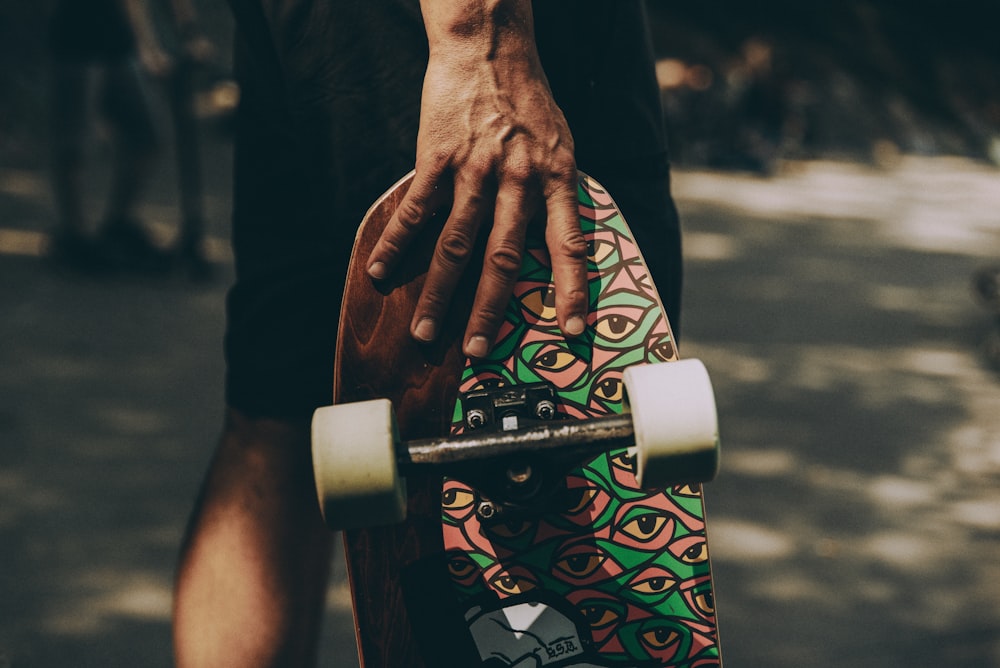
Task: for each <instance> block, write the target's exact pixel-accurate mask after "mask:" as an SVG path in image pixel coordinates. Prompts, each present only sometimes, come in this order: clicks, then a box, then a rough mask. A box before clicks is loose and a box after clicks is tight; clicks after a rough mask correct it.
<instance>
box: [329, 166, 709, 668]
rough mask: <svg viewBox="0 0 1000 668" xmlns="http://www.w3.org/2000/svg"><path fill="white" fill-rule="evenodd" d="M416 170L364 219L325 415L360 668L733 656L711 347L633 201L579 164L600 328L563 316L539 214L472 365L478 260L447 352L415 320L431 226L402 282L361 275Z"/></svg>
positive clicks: (627, 662) (442, 341)
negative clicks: (702, 357)
mask: <svg viewBox="0 0 1000 668" xmlns="http://www.w3.org/2000/svg"><path fill="white" fill-rule="evenodd" d="M411 177H412V175H411V176H408V177H406V178H404V179H403V180H401V181H400V182H399V183H397V184H396V185H395V186H393V187H392V188H391V189H390V190H389V191H388V192H387V193H386V194H385V195H383V196H382V198H380V199H379V200H378V201H377V202H376V203H375V204H374V205H373V206H372V208H371V209H370V210H369V212H368V214H367V215H366V216H365V219H364V221H363V222H362V224H361V227H360V228H359V231H358V236H357V240H356V244H355V248H354V253H353V255H352V258H351V263H350V268H349V270H348V277H347V281H346V287H345V291H344V299H343V303H342V307H341V322H340V336H339V339H338V342H337V350H336V364H335V373H334V405H333V406H328V407H322V408H320V409H318V410H317V411H316V413H315V415H314V417H313V464H314V470H315V475H316V485H317V492H318V496H319V501H320V506H321V509H322V510H323V515H324V518H325V519H326V521H327V524H328V525H329V526H330V527H331V528H334V529H343V530H344V539H345V553H346V559H347V568H348V574H349V575H348V577H349V580H350V583H351V589H352V598H353V602H354V609H355V621H356V631H357V638H358V646H359V653H360V660H361V664H362V665H363V666H365V667H366V668H370V667H373V666H394V667H398V666H433V667H435V668H437V667H440V666H463V667H466V668H468V667H469V666H491V667H492V666H553V667H555V666H577V667H587V666H715V665H720V655H719V644H718V633H717V630H716V623H715V609H714V597H713V591H712V577H711V569H710V562H709V559H708V547H707V538H706V531H705V514H704V506H703V502H702V497H701V487H700V484H699V483H700V482H703V481H707V480H709V479H711V478H712V477H714V475H715V472H716V470H717V467H718V426H717V421H716V414H715V403H714V398H713V392H712V387H711V383H710V380H709V378H708V375H707V373H706V371H705V369H704V366H702V365H701V363H700V362H697V361H695V360H684V361H678V357H677V349H676V346H675V343H674V339H673V336H672V334H671V331H670V325H669V323H668V322H667V319H666V316H665V315H664V312H663V308H662V305H661V303H660V300H659V297H658V296H657V294H656V290H655V287H654V286H653V285H652V282H651V280H650V277H649V275H648V272H647V270H646V265H645V263H644V262H643V259H642V256H641V254H640V252H639V249H638V248H637V246H636V244H635V242H634V241H633V240H632V237H631V233H630V232H629V229H628V226H627V224H626V223H625V221H624V219H623V217H622V215H621V213H620V212H619V210H618V208H617V206H616V205H615V203H614V202H613V200H612V199H611V197H610V195H609V194H608V193H607V192H606V191H605V190H604V189H603V188H602V187H601V186H600V185H599V184H598V183H597V182H596V181H594V180H593V179H591V178H590V177H588V176H586V175H583V174H581V175H580V179H579V188H578V194H579V208H580V223H581V226H582V227H583V230H584V232H585V234H586V235H587V239H588V243H589V263H590V264H589V269H590V271H589V285H590V296H591V311H590V314H589V316H588V327H587V329H586V331H585V332H584V334H583V335H581V336H580V337H577V338H575V339H567V338H565V337H564V336H563V335H562V334H561V333H560V331H559V329H558V326H557V324H556V321H555V311H554V304H553V301H554V292H553V287H552V283H551V270H550V267H549V261H548V256H547V253H546V250H545V245H544V241H543V230H542V228H541V226H540V225H532V226H531V227H530V228H529V230H528V235H527V243H526V251H525V255H524V260H523V264H522V268H521V272H520V277H519V279H518V281H517V283H516V286H515V288H514V292H513V295H512V297H511V299H510V302H509V305H508V308H507V311H506V315H505V320H504V323H503V325H502V328H501V331H500V333H499V335H498V338H497V341H496V343H495V346H494V348H493V351H492V352H491V354H490V356H489V357H487V358H485V359H481V360H468V359H466V358H465V357H464V355H463V354H462V352H461V346H460V342H461V336H462V334H463V331H464V325H465V317H464V315H463V314H467V313H468V309H469V308H470V306H471V300H472V296H473V294H472V293H473V290H474V287H475V283H476V281H475V278H476V276H475V275H473V274H476V273H477V272H476V269H475V267H476V263H475V262H473V263H470V267H472V269H470V276H469V277H468V278H469V280H463V281H461V283H460V286H461V288H460V292H459V294H457V295H456V296H455V299H454V301H453V304H452V308H451V309H450V311H449V313H450V315H449V318H450V320H448V321H447V322H445V323H444V326H443V328H442V336H441V337H440V338H439V340H438V341H437V342H435V343H433V344H430V345H426V344H419V343H417V342H415V341H414V340H413V339H412V338H411V337H410V336H409V331H408V323H409V321H410V317H411V314H412V311H413V308H414V306H415V304H416V299H417V296H418V295H419V292H420V288H421V286H422V281H423V272H425V271H426V267H427V265H428V261H429V257H430V253H431V252H432V249H433V243H434V238H435V237H436V235H434V234H433V233H428V234H424V235H423V237H424V240H423V241H422V242H421V243H422V244H423V245H422V246H421V247H419V248H415V249H413V250H412V251H411V252H410V253H408V255H407V259H406V264H405V266H403V267H401V268H400V269H399V270H397V271H396V272H395V276H396V278H395V279H393V280H392V282H390V283H376V282H373V281H372V280H371V279H369V278H368V276H367V274H366V273H365V260H366V259H367V257H368V255H369V253H370V251H371V248H372V247H373V245H374V243H375V240H376V239H377V238H378V235H379V233H380V232H381V230H382V229H383V227H384V225H385V223H386V222H387V221H388V219H389V217H390V216H391V214H392V212H393V211H394V210H395V207H396V206H397V205H398V203H399V201H400V200H401V199H402V197H403V195H404V194H405V192H406V188H407V187H408V185H409V182H410V178H411ZM445 218H446V216H445V215H443V214H442V215H441V216H439V218H438V220H437V221H436V222H437V224H440V223H441V222H442V221H443V220H444V219H445ZM432 227H433V225H432Z"/></svg>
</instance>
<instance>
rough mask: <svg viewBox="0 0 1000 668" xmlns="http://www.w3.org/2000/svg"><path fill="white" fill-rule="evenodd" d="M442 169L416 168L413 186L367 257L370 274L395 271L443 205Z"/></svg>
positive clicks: (378, 275)
mask: <svg viewBox="0 0 1000 668" xmlns="http://www.w3.org/2000/svg"><path fill="white" fill-rule="evenodd" d="M439 181H440V171H439V170H426V171H417V173H416V174H415V175H414V176H413V181H412V182H411V183H410V189H409V190H408V191H407V192H406V196H405V197H403V201H402V202H400V203H399V206H398V207H397V208H396V211H395V212H394V213H393V214H392V217H391V218H390V219H389V222H388V223H386V226H385V230H383V232H382V235H381V237H379V240H378V241H377V242H376V243H375V248H373V249H372V252H371V255H370V256H369V258H368V275H369V276H371V277H372V278H374V279H376V280H381V279H384V278H386V277H388V276H389V274H390V273H392V270H393V268H395V267H396V265H397V264H398V263H399V261H400V259H402V257H403V254H404V253H405V252H406V249H407V248H408V247H409V245H410V243H411V242H412V241H413V239H414V238H415V237H416V236H417V234H419V232H420V229H421V228H422V227H423V225H424V224H425V223H426V222H427V221H428V220H430V218H431V216H432V215H433V214H434V212H435V211H436V210H437V209H438V207H439V206H440V204H441V200H442V198H443V197H444V196H445V195H444V193H442V192H441V191H439V190H438V188H437V185H438V183H439Z"/></svg>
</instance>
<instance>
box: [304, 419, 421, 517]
mask: <svg viewBox="0 0 1000 668" xmlns="http://www.w3.org/2000/svg"><path fill="white" fill-rule="evenodd" d="M398 442H399V433H398V430H397V428H396V418H395V414H394V413H393V410H392V402H391V401H389V400H388V399H375V400H372V401H362V402H358V403H349V404H340V405H337V406H325V407H323V408H319V409H317V410H316V412H315V413H314V414H313V419H312V454H313V473H314V474H315V477H316V492H317V494H318V496H319V505H320V509H321V510H322V512H323V519H324V520H325V521H326V524H327V526H329V527H330V528H331V529H355V528H360V527H367V526H380V525H385V524H394V523H396V522H402V521H403V520H404V519H406V480H405V479H404V478H401V477H400V475H399V467H398V465H397V463H396V444H397V443H398Z"/></svg>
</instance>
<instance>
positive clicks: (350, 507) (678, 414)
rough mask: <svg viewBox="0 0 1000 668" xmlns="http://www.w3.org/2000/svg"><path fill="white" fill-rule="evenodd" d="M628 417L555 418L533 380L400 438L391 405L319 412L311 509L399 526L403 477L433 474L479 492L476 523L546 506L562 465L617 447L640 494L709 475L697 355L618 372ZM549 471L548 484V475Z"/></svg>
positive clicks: (707, 404)
mask: <svg viewBox="0 0 1000 668" xmlns="http://www.w3.org/2000/svg"><path fill="white" fill-rule="evenodd" d="M623 380H624V383H625V389H626V393H627V394H628V398H629V401H628V403H629V405H630V410H629V411H626V412H625V413H623V414H621V415H608V416H604V417H597V418H591V419H587V420H559V419H557V416H558V408H557V400H556V398H555V395H554V392H553V390H552V389H551V388H550V387H548V386H547V385H546V384H545V383H535V384H529V385H521V386H508V387H500V388H494V389H489V390H483V391H475V392H471V393H468V394H467V395H466V396H465V400H466V402H467V404H463V409H464V415H465V422H466V425H467V426H468V427H469V429H468V431H467V432H466V433H464V434H461V435H458V436H448V437H441V438H428V439H418V440H412V441H402V440H401V439H400V438H399V436H398V433H397V429H396V425H395V416H394V414H393V409H392V403H391V402H390V401H389V400H387V399H374V400H371V401H363V402H358V403H354V404H340V405H336V406H329V407H324V408H320V409H318V410H317V411H316V413H315V415H314V416H313V460H314V471H315V475H316V485H317V491H318V492H319V497H320V505H321V507H322V509H323V514H324V517H325V518H326V521H327V524H328V525H330V526H331V527H333V528H349V527H352V526H369V525H377V524H388V523H393V522H397V521H402V520H403V519H404V518H405V512H406V485H405V477H406V475H407V474H408V473H411V472H417V471H419V470H421V469H425V470H427V469H433V470H434V471H435V472H436V473H438V474H440V475H446V476H450V477H454V478H457V479H460V480H462V481H464V482H467V483H469V484H470V485H472V486H473V487H475V488H476V489H477V490H479V491H480V493H481V496H480V498H479V500H478V503H477V506H476V508H477V514H478V515H479V517H480V518H481V519H483V520H487V521H499V520H500V518H503V519H505V520H506V519H510V517H511V514H512V513H515V514H520V513H529V514H530V513H531V512H532V509H533V508H539V507H544V506H546V505H547V504H548V503H549V502H550V499H551V498H552V495H554V494H557V493H558V491H559V490H558V489H557V488H556V485H553V484H548V483H547V482H546V481H548V480H558V479H559V477H560V476H564V475H565V472H566V470H567V467H572V466H574V465H578V464H579V463H581V462H583V461H585V460H586V459H587V458H588V457H593V456H596V455H598V454H600V453H602V452H607V451H609V450H617V449H626V448H627V449H628V450H629V453H630V454H631V456H632V457H634V461H635V468H636V477H637V478H638V480H639V483H640V484H641V485H643V486H644V487H647V488H659V489H662V488H666V487H669V486H672V485H677V484H682V483H696V482H704V481H707V480H711V479H712V478H713V477H714V476H715V473H716V471H717V470H718V423H717V420H716V414H715V400H714V395H713V392H712V387H711V381H710V380H709V378H708V373H707V372H706V371H705V368H704V366H703V365H702V364H701V362H699V361H697V360H682V361H680V362H673V363H670V364H649V365H640V366H634V367H630V368H629V369H627V370H626V371H625V374H624V378H623ZM553 476H555V477H553Z"/></svg>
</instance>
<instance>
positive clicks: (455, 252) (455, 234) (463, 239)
mask: <svg viewBox="0 0 1000 668" xmlns="http://www.w3.org/2000/svg"><path fill="white" fill-rule="evenodd" d="M473 245H474V240H473V239H472V237H470V236H469V235H468V234H467V233H465V232H464V231H459V230H450V231H445V232H442V233H441V238H440V239H439V242H438V247H437V255H438V259H439V260H440V261H441V262H442V263H444V264H446V265H449V266H461V265H464V264H465V263H466V262H467V261H468V259H469V256H470V255H471V254H472V248H473Z"/></svg>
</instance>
